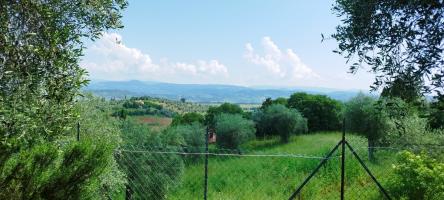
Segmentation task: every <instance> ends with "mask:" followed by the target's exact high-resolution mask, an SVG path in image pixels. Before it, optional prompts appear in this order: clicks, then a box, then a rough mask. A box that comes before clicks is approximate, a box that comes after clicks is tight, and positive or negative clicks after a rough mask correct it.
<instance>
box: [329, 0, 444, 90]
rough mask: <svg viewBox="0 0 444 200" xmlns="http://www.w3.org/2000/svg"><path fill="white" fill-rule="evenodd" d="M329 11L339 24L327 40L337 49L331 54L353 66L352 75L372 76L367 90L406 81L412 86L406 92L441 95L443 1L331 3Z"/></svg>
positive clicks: (353, 0)
mask: <svg viewBox="0 0 444 200" xmlns="http://www.w3.org/2000/svg"><path fill="white" fill-rule="evenodd" d="M333 11H334V13H336V14H337V15H338V17H341V18H342V20H341V21H342V24H341V25H339V26H338V27H337V28H336V33H334V34H333V35H332V37H333V38H334V39H336V40H337V41H338V43H339V48H338V49H337V50H335V52H336V53H339V54H340V55H343V56H344V57H345V58H347V59H348V61H350V62H353V64H351V66H350V71H351V72H352V73H355V72H356V71H357V70H358V69H359V68H362V66H363V65H368V66H370V67H371V71H372V72H374V73H375V74H376V79H375V82H374V84H373V86H372V88H373V89H377V88H379V87H381V86H382V87H385V88H386V87H397V85H398V86H399V84H398V83H397V81H399V80H405V77H410V81H411V82H410V83H414V85H412V86H409V85H408V87H410V88H407V89H414V88H412V87H416V86H419V87H420V88H421V91H422V92H428V91H430V90H432V89H435V91H437V92H438V93H439V94H441V92H442V91H443V90H442V89H443V88H444V71H443V70H442V69H443V67H444V66H443V65H444V57H443V56H444V54H443V50H444V46H443V45H442V44H443V39H444V37H443V34H442V32H443V31H444V23H442V21H443V20H444V15H443V14H442V13H443V12H444V2H443V1H438V0H432V1H403V0H393V1H392V0H390V1H368V0H337V1H336V4H335V5H334V7H333ZM354 58H356V59H354ZM429 80H430V81H429ZM416 82H419V83H420V84H417V83H416ZM410 83H409V84H410Z"/></svg>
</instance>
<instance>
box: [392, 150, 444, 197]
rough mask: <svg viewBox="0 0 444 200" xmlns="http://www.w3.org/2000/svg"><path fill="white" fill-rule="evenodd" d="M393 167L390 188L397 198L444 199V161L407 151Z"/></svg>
mask: <svg viewBox="0 0 444 200" xmlns="http://www.w3.org/2000/svg"><path fill="white" fill-rule="evenodd" d="M393 167H394V170H395V176H394V177H393V178H392V179H390V182H389V188H390V191H391V194H392V196H393V197H394V198H395V199H424V200H427V199H444V163H440V162H438V161H436V160H435V159H432V158H430V157H428V156H427V155H426V154H424V153H421V154H419V155H415V154H413V153H411V152H408V151H405V152H402V153H401V154H400V155H399V158H398V164H396V165H394V166H393Z"/></svg>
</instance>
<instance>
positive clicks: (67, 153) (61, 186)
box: [0, 140, 112, 199]
mask: <svg viewBox="0 0 444 200" xmlns="http://www.w3.org/2000/svg"><path fill="white" fill-rule="evenodd" d="M111 153H112V149H111V148H110V147H109V146H107V145H106V144H105V143H102V142H96V141H95V142H94V143H93V142H92V141H87V140H84V141H81V142H79V143H72V144H69V145H67V146H64V147H62V148H60V147H57V146H56V145H54V144H52V143H49V142H48V143H44V144H41V145H36V146H34V147H32V148H31V149H29V150H28V151H21V152H20V153H19V154H16V155H14V156H12V157H10V159H8V160H7V161H6V162H5V163H4V168H3V169H2V171H1V172H0V185H1V186H2V189H1V190H0V199H98V198H99V199H100V196H96V195H97V192H96V189H97V188H98V186H97V185H95V184H97V183H98V182H99V177H100V175H101V174H102V173H103V171H104V170H105V169H106V168H107V167H108V165H109V164H110V157H109V155H111ZM68 194H69V195H68Z"/></svg>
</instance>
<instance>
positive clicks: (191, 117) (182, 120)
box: [171, 112, 205, 126]
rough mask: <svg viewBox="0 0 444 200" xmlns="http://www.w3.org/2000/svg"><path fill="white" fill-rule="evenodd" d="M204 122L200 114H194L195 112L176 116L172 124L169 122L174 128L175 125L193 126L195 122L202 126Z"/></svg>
mask: <svg viewBox="0 0 444 200" xmlns="http://www.w3.org/2000/svg"><path fill="white" fill-rule="evenodd" d="M204 121H205V117H204V116H203V115H202V114H200V113H196V112H190V113H185V114H183V115H176V116H175V117H174V118H173V122H171V125H172V126H176V125H185V124H189V125H191V124H193V123H195V122H197V123H200V124H203V123H204Z"/></svg>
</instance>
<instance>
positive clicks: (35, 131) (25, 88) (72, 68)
mask: <svg viewBox="0 0 444 200" xmlns="http://www.w3.org/2000/svg"><path fill="white" fill-rule="evenodd" d="M126 6H127V2H126V1H125V0H90V1H68V0H54V1H43V0H22V1H2V3H0V172H1V174H0V185H1V187H2V188H1V190H0V198H1V199H41V198H46V199H61V198H62V199H79V198H93V197H90V195H91V194H93V193H91V192H89V191H88V190H90V189H91V188H94V187H95V186H94V185H92V184H94V182H96V179H97V176H98V175H100V174H101V172H103V170H104V168H106V167H107V165H108V164H109V158H110V156H109V155H110V154H111V153H112V150H110V149H109V148H104V146H106V144H105V145H104V144H102V143H94V142H89V141H88V140H86V139H85V140H83V141H80V142H72V141H70V140H65V139H64V138H65V137H69V136H68V134H70V133H72V132H71V131H70V129H72V125H73V124H74V123H73V122H74V121H76V120H77V119H78V117H79V113H78V112H76V111H75V101H76V97H77V96H78V95H79V92H80V88H81V87H82V86H83V85H85V84H86V83H87V81H86V79H85V75H86V71H85V70H84V69H82V68H81V67H80V66H79V59H80V56H82V50H83V48H84V47H83V44H84V42H85V41H87V40H88V39H96V38H98V37H100V35H101V33H102V32H103V31H106V30H108V29H113V28H120V27H122V24H121V22H120V18H121V14H120V12H121V10H122V9H124V8H125V7H126ZM62 141H63V142H62ZM82 163H83V164H82ZM73 165H76V166H73ZM40 169H44V170H40ZM73 170H74V171H73ZM48 195H53V196H48ZM94 198H98V197H94Z"/></svg>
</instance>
